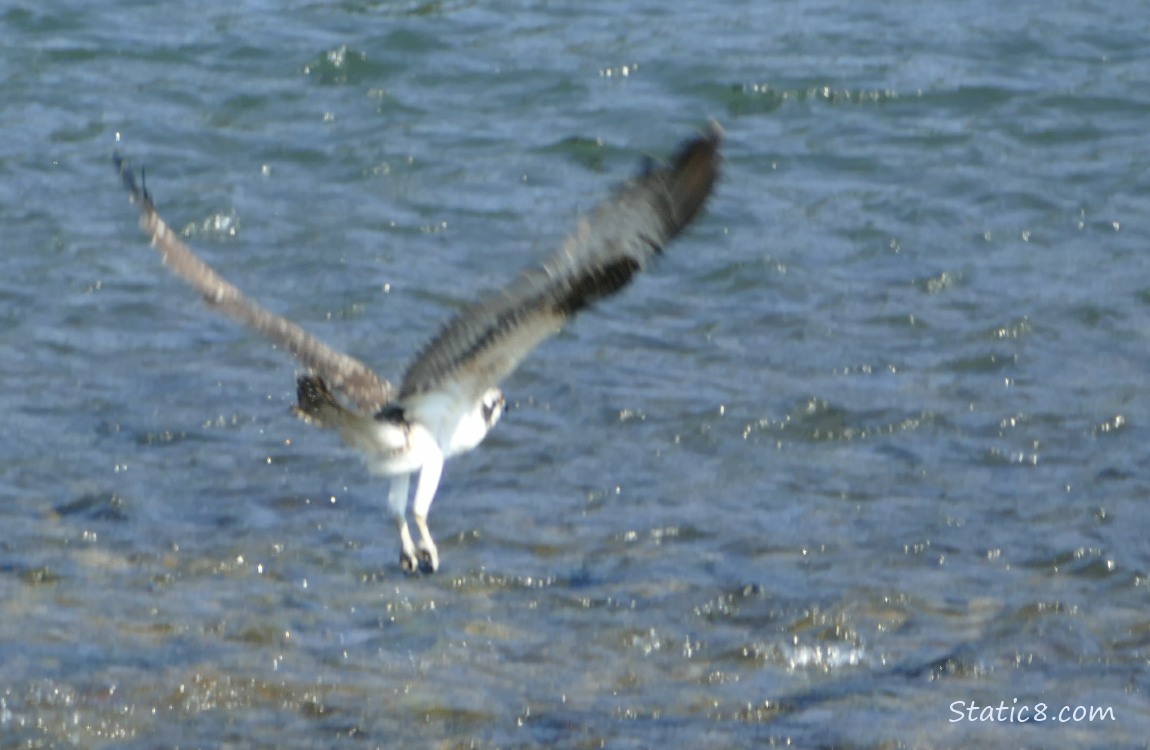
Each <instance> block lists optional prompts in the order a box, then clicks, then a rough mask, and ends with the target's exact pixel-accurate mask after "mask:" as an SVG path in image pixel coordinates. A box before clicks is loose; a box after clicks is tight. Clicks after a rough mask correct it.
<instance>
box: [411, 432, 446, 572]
mask: <svg viewBox="0 0 1150 750" xmlns="http://www.w3.org/2000/svg"><path fill="white" fill-rule="evenodd" d="M441 474H443V454H442V453H440V452H439V451H438V450H436V451H433V452H432V455H430V456H428V457H427V459H426V460H425V461H424V462H423V468H422V469H420V471H419V484H417V485H416V487H415V500H414V501H412V505H411V514H412V516H414V517H415V526H416V528H418V529H419V562H420V565H421V567H422V569H423V570H425V571H427V572H429V573H434V572H435V571H436V570H438V569H439V550H437V549H436V548H435V542H434V541H433V540H432V538H431V532H430V531H429V530H428V528H427V512H428V511H429V510H431V501H432V500H434V499H435V490H436V489H437V488H438V487H439V477H440V475H441Z"/></svg>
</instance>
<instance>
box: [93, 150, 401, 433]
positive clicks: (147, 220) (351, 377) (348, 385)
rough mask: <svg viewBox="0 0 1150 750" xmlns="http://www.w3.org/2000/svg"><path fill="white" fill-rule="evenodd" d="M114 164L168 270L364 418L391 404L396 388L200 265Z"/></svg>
mask: <svg viewBox="0 0 1150 750" xmlns="http://www.w3.org/2000/svg"><path fill="white" fill-rule="evenodd" d="M113 160H114V161H115V164H116V169H117V170H119V172H120V176H121V177H122V178H123V180H124V186H125V187H126V188H127V189H128V192H129V193H131V196H132V202H133V203H135V204H136V205H138V206H139V207H140V227H141V228H142V229H143V230H144V233H145V234H147V235H148V236H149V237H150V238H151V240H152V246H153V247H155V248H156V249H157V250H159V251H160V255H161V256H163V259H164V264H165V265H167V266H168V268H170V269H171V270H172V271H173V272H174V273H175V274H176V275H177V276H179V277H180V278H181V279H183V280H184V281H186V282H188V283H189V284H191V285H192V287H194V288H195V290H196V291H198V292H199V293H200V294H202V295H203V297H204V301H205V302H206V303H207V304H208V306H210V307H212V308H215V309H217V310H219V311H220V312H222V313H224V314H225V315H228V316H229V317H231V318H233V319H235V320H237V321H239V322H240V323H243V324H244V325H247V326H250V327H251V328H252V329H253V330H255V331H257V332H259V333H262V334H263V335H264V336H266V337H268V338H269V339H270V340H271V341H272V343H274V344H276V345H278V346H282V347H283V348H285V349H287V350H288V351H289V352H291V353H292V354H293V355H295V357H296V358H297V359H299V361H300V362H302V363H303V364H304V366H306V367H307V368H308V369H309V370H311V371H312V372H313V373H315V374H316V375H318V376H320V377H321V378H323V379H324V380H325V381H327V384H328V385H330V386H331V387H332V388H335V389H338V390H339V391H341V392H343V393H344V394H345V395H346V396H347V397H348V399H350V400H351V401H352V402H354V403H355V404H356V406H357V407H358V408H359V409H361V410H363V411H364V412H365V413H369V414H374V413H375V412H376V411H378V410H379V408H380V407H381V406H383V405H384V404H386V403H388V402H390V401H391V397H392V395H393V393H392V387H391V385H390V384H389V383H388V382H387V381H386V380H383V379H381V378H380V377H379V376H378V375H376V374H375V373H374V372H372V371H371V368H369V367H368V366H367V365H365V364H364V363H362V362H360V361H359V360H358V359H355V358H354V357H351V356H349V355H347V354H344V353H343V352H338V351H336V350H335V349H332V348H331V347H330V346H328V345H327V344H325V343H323V342H322V341H320V340H319V339H317V338H316V337H315V336H312V335H311V334H310V333H308V332H307V331H305V330H304V329H302V328H300V327H299V326H298V325H296V324H295V323H292V322H291V321H290V320H288V319H287V318H283V317H281V316H279V315H276V314H274V313H272V312H269V311H268V310H266V309H264V308H263V307H260V306H259V305H258V304H256V303H255V302H253V301H252V300H250V299H248V298H247V297H246V296H244V294H243V292H241V291H240V290H239V289H237V288H236V287H235V286H233V285H232V284H231V283H229V282H228V281H227V280H226V279H224V278H223V277H222V276H220V275H219V274H218V273H216V272H215V271H214V270H212V268H211V266H209V265H208V264H207V263H204V262H203V261H202V260H200V258H199V257H198V256H197V255H196V254H195V253H194V252H192V249H191V248H190V247H188V246H187V245H186V244H185V243H184V242H183V240H181V239H180V238H179V236H178V235H177V234H176V233H175V232H173V231H172V229H171V227H169V226H168V225H167V223H166V222H165V221H164V220H163V219H162V218H161V217H160V214H159V213H157V212H156V206H155V205H154V204H153V203H152V197H151V196H150V195H149V194H148V191H147V190H146V189H145V188H144V186H143V185H142V184H138V183H137V182H136V177H135V175H134V174H133V173H132V170H131V169H130V168H128V166H127V164H125V162H124V160H123V159H121V158H120V156H119V154H116V155H115V156H114V157H113Z"/></svg>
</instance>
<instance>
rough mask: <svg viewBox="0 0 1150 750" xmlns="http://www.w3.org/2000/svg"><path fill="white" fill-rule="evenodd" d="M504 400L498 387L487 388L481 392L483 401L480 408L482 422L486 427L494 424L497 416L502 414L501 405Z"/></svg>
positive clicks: (489, 427) (497, 419)
mask: <svg viewBox="0 0 1150 750" xmlns="http://www.w3.org/2000/svg"><path fill="white" fill-rule="evenodd" d="M505 403H506V401H505V400H504V398H503V391H501V390H499V389H498V388H488V389H487V391H486V392H485V393H484V394H483V401H482V403H481V409H482V411H483V423H484V424H485V425H487V429H489V430H490V429H491V428H492V427H494V426H495V423H496V422H498V421H499V418H500V417H501V416H503V406H504V404H505Z"/></svg>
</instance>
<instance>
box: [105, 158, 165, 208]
mask: <svg viewBox="0 0 1150 750" xmlns="http://www.w3.org/2000/svg"><path fill="white" fill-rule="evenodd" d="M112 164H114V165H115V166H116V171H117V172H119V174H120V179H121V180H123V181H124V187H125V188H127V190H128V193H130V194H131V196H132V203H136V204H139V206H140V210H142V211H150V210H153V209H154V208H155V206H154V205H153V204H152V196H151V195H149V194H148V185H147V182H146V181H145V179H144V170H143V168H142V167H141V168H140V182H139V183H137V182H136V173H135V172H133V171H132V168H131V167H129V166H128V161H127V159H125V158H124V157H122V156H120V152H119V151H115V152H113V153H112Z"/></svg>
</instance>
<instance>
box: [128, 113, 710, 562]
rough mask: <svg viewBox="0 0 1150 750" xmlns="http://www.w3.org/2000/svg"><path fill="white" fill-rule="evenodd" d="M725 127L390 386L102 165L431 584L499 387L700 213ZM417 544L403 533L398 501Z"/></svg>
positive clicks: (643, 176)
mask: <svg viewBox="0 0 1150 750" xmlns="http://www.w3.org/2000/svg"><path fill="white" fill-rule="evenodd" d="M721 141H722V129H721V128H720V127H719V125H718V124H717V123H712V124H711V125H710V126H709V127H708V129H707V130H706V131H705V132H703V133H702V134H700V135H698V136H696V137H694V138H692V139H690V140H688V141H687V142H685V143H684V144H683V145H682V146H681V147H680V148H679V150H678V152H677V153H676V154H675V156H674V157H673V158H672V160H671V162H670V164H668V165H666V166H662V167H655V166H653V165H647V166H645V167H644V169H643V170H642V171H641V173H640V174H638V175H636V176H635V177H633V178H632V179H630V180H628V181H627V182H626V183H624V184H623V185H622V186H621V187H619V188H618V189H617V190H616V192H615V193H614V195H612V196H611V197H610V198H608V199H607V200H605V201H603V202H602V203H601V204H600V205H599V206H598V207H597V208H596V209H595V210H594V211H593V212H592V213H591V214H589V215H588V216H586V217H584V218H582V219H581V220H580V221H579V224H578V227H577V228H576V230H575V231H574V232H573V233H572V234H571V235H570V236H568V238H567V239H566V241H565V242H564V243H563V245H562V247H560V248H559V250H557V251H556V252H555V253H553V254H552V255H551V256H550V257H548V258H547V259H546V260H544V261H543V263H542V264H541V265H538V266H534V267H530V268H527V269H526V270H524V271H523V272H521V273H520V274H519V275H518V276H517V277H515V279H513V280H512V281H511V283H510V284H508V285H507V286H505V287H503V288H502V289H500V290H498V291H496V292H494V293H492V294H489V295H487V296H485V297H482V298H481V299H479V300H478V301H476V302H473V303H471V304H469V305H466V306H465V307H463V308H462V309H461V310H460V311H459V313H458V314H457V315H456V316H455V317H454V318H453V319H451V320H450V321H449V322H448V323H447V324H446V325H445V326H444V327H443V329H442V330H440V332H439V334H438V335H436V336H435V337H434V338H433V339H431V341H430V342H428V343H427V345H426V346H424V347H423V349H422V350H421V351H420V352H419V354H418V355H417V356H416V357H415V359H414V360H413V361H412V363H411V364H410V365H409V366H408V368H407V371H406V372H405V373H404V375H403V379H402V380H401V381H400V384H399V387H398V388H396V387H395V386H393V385H392V384H391V383H389V382H387V381H386V380H384V379H382V378H380V377H379V376H378V375H376V374H375V372H373V371H372V370H371V368H369V367H368V366H367V365H365V364H364V363H363V362H361V361H359V360H358V359H356V358H354V357H352V356H350V355H348V354H345V353H343V352H340V351H336V350H335V349H332V348H331V347H329V346H328V345H327V344H324V343H323V342H322V341H320V340H319V339H317V338H315V337H314V336H312V335H311V334H309V333H308V332H307V331H305V330H304V329H302V328H300V327H299V326H298V325H296V324H295V323H293V322H291V321H289V320H287V319H286V318H283V317H281V316H279V315H276V314H275V313H272V312H270V311H268V310H266V309H265V308H263V307H261V306H260V305H258V304H257V303H255V302H254V301H252V300H250V299H248V298H247V297H246V296H245V295H244V294H243V293H242V292H241V291H240V290H239V289H237V288H236V287H235V286H233V285H232V284H231V283H229V282H228V281H227V280H225V279H224V278H223V277H222V276H220V275H219V274H218V273H217V272H216V271H215V270H213V269H212V268H211V267H210V266H209V265H207V264H206V263H205V262H204V261H203V260H201V259H200V258H199V257H198V256H197V255H196V254H195V253H194V252H193V251H192V249H191V248H190V247H188V246H187V244H185V243H184V242H183V240H181V239H180V237H179V235H177V234H176V233H175V232H174V231H172V229H171V228H170V227H169V226H168V224H167V223H166V222H165V221H164V220H163V219H162V218H161V217H160V214H159V213H158V212H157V211H156V206H155V204H154V203H153V202H152V197H151V195H150V194H149V193H148V191H147V188H146V186H145V184H144V181H143V177H142V173H141V179H139V180H137V179H136V175H135V173H134V172H133V171H132V170H131V168H130V167H129V166H128V165H127V163H126V162H125V161H124V160H123V159H122V158H121V157H120V156H119V154H116V155H115V156H114V157H113V159H114V161H115V165H116V168H117V170H118V171H119V173H120V176H121V178H122V180H123V182H124V186H125V187H126V188H127V189H128V192H129V193H130V194H131V200H132V202H133V203H134V204H136V205H137V206H138V207H139V209H140V226H141V228H142V229H143V230H144V233H145V234H146V235H148V237H149V238H150V239H151V241H152V245H153V246H154V247H155V248H156V249H157V250H158V251H159V253H160V255H161V256H162V257H163V261H164V263H165V265H167V266H168V268H170V269H171V270H172V271H173V272H174V273H175V274H176V275H177V276H179V277H180V278H182V279H183V280H184V281H186V282H187V283H188V284H190V285H191V286H192V287H193V288H195V290H196V291H198V292H199V293H200V294H201V295H203V298H204V301H205V302H206V304H207V305H208V306H209V307H211V308H214V309H216V310H219V311H220V312H221V313H223V314H225V315H227V316H229V317H231V318H233V319H235V320H237V321H239V322H240V323H243V324H244V325H247V326H249V327H250V328H252V329H253V330H255V331H256V332H258V333H260V334H263V335H264V336H266V337H267V338H268V339H270V340H271V341H272V342H273V343H274V344H276V345H278V346H281V347H283V348H284V349H287V351H289V352H290V353H291V354H293V355H294V356H295V357H296V358H297V359H298V360H299V361H300V362H301V363H302V364H303V366H304V367H306V368H307V373H306V374H304V375H302V376H300V377H299V378H298V379H297V389H296V390H297V399H298V403H297V404H296V406H295V407H293V410H294V412H295V413H296V415H297V416H299V417H300V418H302V419H303V420H304V421H306V422H309V423H311V424H314V425H317V426H320V427H324V428H330V429H334V430H336V431H338V432H339V434H340V436H341V437H342V438H343V440H344V442H345V443H346V444H347V445H348V446H350V447H352V448H354V449H356V450H358V451H359V452H360V453H362V454H363V456H364V458H365V460H366V462H367V466H368V469H369V470H370V472H371V473H373V474H376V475H380V476H384V477H389V478H390V479H391V487H390V489H389V491H388V495H387V507H388V510H389V511H390V513H391V515H392V517H393V519H394V520H395V524H396V527H397V529H398V531H399V540H400V547H401V551H400V566H401V567H402V568H403V569H404V570H405V571H407V572H416V571H423V572H434V571H435V570H437V569H438V567H439V553H438V551H437V549H436V546H435V542H434V540H433V539H432V537H431V532H430V531H429V530H428V527H427V514H428V511H429V510H430V508H431V501H432V500H433V499H434V498H435V491H436V489H437V488H438V486H439V480H440V476H441V474H442V471H443V463H444V461H445V460H446V459H448V458H451V457H452V456H455V455H457V454H460V453H464V452H466V451H469V450H471V449H472V448H474V447H476V446H477V445H479V443H480V442H482V441H483V438H484V437H485V436H486V435H487V433H488V431H489V430H490V429H491V428H492V427H494V426H495V423H496V422H498V421H499V417H500V416H501V415H502V413H503V406H504V399H503V393H502V391H500V389H499V384H500V383H501V382H502V381H503V379H504V378H506V377H507V376H508V375H510V374H511V372H512V371H514V370H515V368H516V367H517V366H518V365H519V363H520V362H521V361H522V360H523V358H524V357H525V356H527V354H528V353H529V352H530V351H531V350H532V349H534V348H535V347H536V346H537V345H538V344H540V343H541V342H542V341H543V340H545V339H547V338H548V337H550V336H552V335H554V334H555V333H557V332H558V331H559V329H560V328H561V327H562V326H563V325H564V324H565V323H566V322H567V321H568V320H570V319H571V318H572V317H574V316H575V314H576V313H578V312H579V311H580V310H582V309H584V308H586V307H587V306H588V305H590V304H592V303H594V302H596V301H597V300H600V299H602V298H604V297H607V296H610V295H612V294H615V293H616V292H618V291H620V290H621V289H623V288H624V287H625V286H627V284H629V283H630V282H631V280H632V279H633V278H634V276H635V274H636V273H638V272H639V271H641V270H643V269H644V268H646V267H647V265H649V264H650V263H651V261H652V260H654V259H655V258H656V257H658V256H659V255H661V254H662V253H663V249H664V247H665V246H666V245H667V243H668V242H670V241H671V240H672V239H674V238H675V237H676V236H677V235H678V234H679V233H680V232H681V231H682V230H683V229H684V228H685V227H686V226H687V225H688V224H690V223H691V220H692V219H694V218H695V216H696V215H697V214H698V213H699V211H700V210H701V209H702V207H703V204H704V203H705V202H706V200H707V197H708V196H709V195H710V194H711V191H712V188H713V187H714V184H715V181H716V179H717V178H718V174H719V162H720V157H719V146H720V144H721ZM415 474H418V475H419V478H418V481H417V484H416V488H415V496H414V499H413V500H412V503H411V510H412V516H413V518H414V520H415V525H416V528H417V530H418V532H419V541H418V543H417V542H416V541H415V540H413V539H412V535H411V531H410V530H409V528H408V525H407V506H408V490H409V486H410V483H411V479H412V476H413V475H415Z"/></svg>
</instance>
